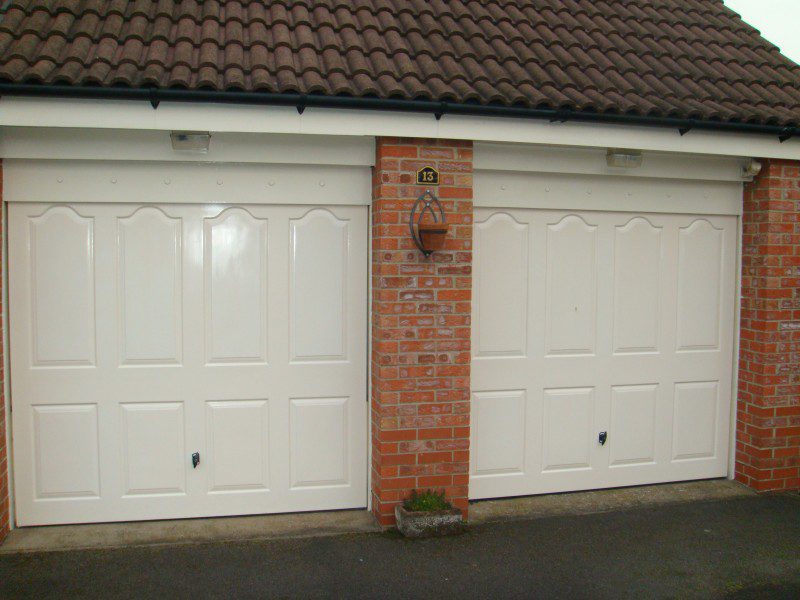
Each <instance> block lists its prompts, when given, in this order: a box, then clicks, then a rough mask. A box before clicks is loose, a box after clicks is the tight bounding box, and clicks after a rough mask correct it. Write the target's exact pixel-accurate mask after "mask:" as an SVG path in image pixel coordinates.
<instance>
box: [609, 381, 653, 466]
mask: <svg viewBox="0 0 800 600" xmlns="http://www.w3.org/2000/svg"><path fill="white" fill-rule="evenodd" d="M657 398H658V386H657V385H656V384H647V385H617V386H614V387H612V388H611V428H610V436H611V437H610V439H609V442H608V445H609V449H610V452H611V457H610V464H611V466H612V467H624V466H628V465H640V464H644V463H652V462H654V461H655V451H656V427H657V423H656V401H657Z"/></svg>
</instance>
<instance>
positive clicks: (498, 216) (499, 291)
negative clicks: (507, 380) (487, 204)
mask: <svg viewBox="0 0 800 600" xmlns="http://www.w3.org/2000/svg"><path fill="white" fill-rule="evenodd" d="M475 256H476V263H477V264H476V268H475V291H474V294H473V297H474V306H475V310H474V315H475V319H474V323H475V325H474V326H475V331H474V332H473V339H474V340H475V348H474V355H475V356H476V357H491V356H524V355H525V354H526V348H527V333H528V325H527V318H526V316H527V311H528V278H529V276H530V275H529V268H528V225H527V224H525V223H519V222H517V221H516V220H515V219H514V218H513V217H512V216H510V215H508V214H507V213H495V214H493V215H492V216H491V217H489V218H488V219H487V220H486V221H484V222H482V223H477V224H476V225H475Z"/></svg>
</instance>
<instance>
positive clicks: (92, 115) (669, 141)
mask: <svg viewBox="0 0 800 600" xmlns="http://www.w3.org/2000/svg"><path fill="white" fill-rule="evenodd" d="M0 126H12V127H16V126H25V127H74V128H92V129H95V128H100V129H134V130H142V129H155V130H162V131H167V130H173V129H185V130H201V131H212V132H246V133H256V132H261V133H286V134H289V133H295V134H306V135H337V136H401V137H426V138H448V139H459V140H476V141H494V142H514V143H523V144H546V145H556V146H575V147H595V148H604V147H615V148H636V149H640V150H645V151H660V152H679V153H684V154H712V155H719V156H738V157H763V158H785V159H794V160H800V139H796V138H795V139H791V140H788V141H787V142H785V143H783V144H781V143H780V142H779V141H778V139H777V136H774V137H773V136H769V135H760V134H759V135H756V134H743V133H741V134H740V133H723V132H713V131H703V130H698V129H696V130H693V131H690V132H688V133H687V134H686V135H684V136H680V135H679V134H678V132H677V130H675V129H669V128H659V127H642V126H628V125H604V124H587V123H579V122H566V123H550V122H547V121H543V120H538V119H530V120H528V119H513V118H504V117H472V116H460V115H447V114H445V115H444V116H443V117H442V118H441V119H440V120H438V121H437V120H436V119H435V118H434V116H433V115H430V114H421V113H403V112H397V111H391V112H390V111H376V110H349V109H348V110H337V109H325V108H308V109H306V110H305V112H303V114H302V115H301V114H298V112H297V110H296V109H295V108H293V107H280V106H251V105H230V104H211V103H181V102H162V103H161V104H159V106H158V109H156V110H154V109H153V108H152V107H151V106H150V104H149V103H148V102H143V101H135V100H113V101H112V100H75V99H67V98H25V97H4V98H1V99H0Z"/></svg>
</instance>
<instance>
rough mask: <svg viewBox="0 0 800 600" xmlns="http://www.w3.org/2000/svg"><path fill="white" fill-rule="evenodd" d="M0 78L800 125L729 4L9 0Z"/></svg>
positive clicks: (775, 60)
mask: <svg viewBox="0 0 800 600" xmlns="http://www.w3.org/2000/svg"><path fill="white" fill-rule="evenodd" d="M0 79H3V80H6V81H12V82H30V83H34V82H37V83H39V82H40V83H45V84H53V83H61V84H65V83H66V84H70V85H89V84H94V85H115V86H129V87H147V86H175V87H182V88H189V89H191V88H204V89H205V88H208V89H216V90H227V89H230V90H234V89H235V90H251V91H264V92H277V93H287V92H297V93H309V94H312V93H318V94H345V95H350V96H366V95H369V96H378V97H384V98H401V99H402V98H405V99H413V98H427V99H434V100H450V101H456V102H479V103H497V104H505V105H520V106H528V107H540V108H544V107H548V108H571V109H576V110H594V111H600V112H614V113H632V114H642V115H653V116H682V117H693V118H699V119H718V120H732V121H747V122H758V123H776V124H783V125H788V124H800V67H798V65H796V64H794V63H793V62H792V61H790V60H789V59H787V58H786V57H784V56H782V55H781V54H780V53H779V50H778V49H777V48H775V47H774V46H773V45H771V44H770V43H769V42H767V41H765V40H764V39H762V38H761V37H760V35H759V34H758V32H757V31H756V30H755V29H753V28H752V27H750V26H749V25H747V24H746V23H744V22H743V21H742V20H741V19H740V18H739V16H738V15H737V14H736V13H734V12H732V11H731V10H729V9H728V8H726V7H725V6H724V5H723V3H722V0H642V1H641V2H637V3H632V2H629V1H627V0H517V1H515V2H508V1H507V0H448V1H445V0H430V1H427V0H347V1H346V0H291V1H290V0H272V1H255V0H204V1H202V2H201V1H199V0H179V1H169V0H133V1H125V0H110V1H105V2H104V1H101V0H82V1H77V0H61V1H55V0H51V1H46V0H41V1H35V0H28V1H25V0H12V1H11V2H8V3H7V5H5V7H4V9H3V10H2V12H0Z"/></svg>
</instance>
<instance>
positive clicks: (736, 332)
mask: <svg viewBox="0 0 800 600" xmlns="http://www.w3.org/2000/svg"><path fill="white" fill-rule="evenodd" d="M742 194H744V189H742ZM743 235H744V224H743V223H742V217H741V216H740V217H739V219H738V224H737V238H736V302H735V304H734V307H733V369H732V372H731V375H732V378H733V381H732V382H731V392H732V394H733V398H732V399H731V420H730V433H729V436H728V439H729V449H728V452H729V454H728V479H734V478H735V477H736V431H737V427H736V417H737V414H738V408H739V352H740V344H741V338H742V326H741V323H742V321H741V318H742V315H741V312H742V257H743V250H742V247H743V241H742V240H743Z"/></svg>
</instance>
